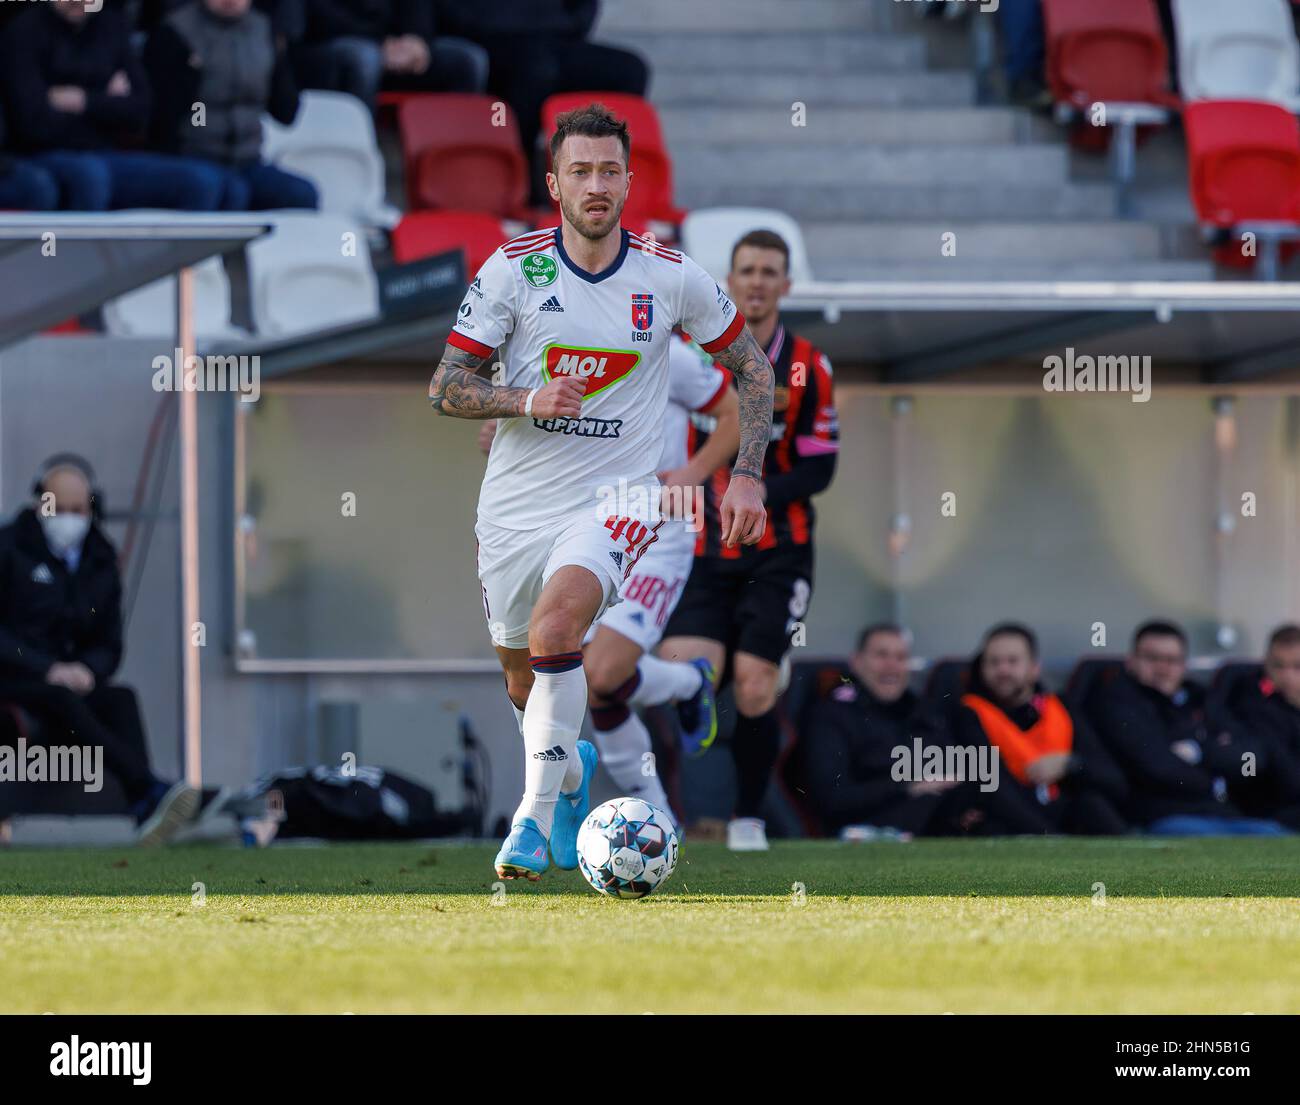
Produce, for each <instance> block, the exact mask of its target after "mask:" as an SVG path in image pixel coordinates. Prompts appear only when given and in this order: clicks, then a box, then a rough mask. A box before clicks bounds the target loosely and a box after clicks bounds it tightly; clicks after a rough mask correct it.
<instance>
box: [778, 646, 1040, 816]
mask: <svg viewBox="0 0 1300 1105" xmlns="http://www.w3.org/2000/svg"><path fill="white" fill-rule="evenodd" d="M910 659H911V657H910V654H909V648H908V644H907V638H906V637H905V636H904V635H903V632H902V631H901V630H900V629H899V628H898V627H897V626H895V625H889V624H878V625H872V626H868V627H867V628H866V629H864V630H863V631H862V633H861V635H860V636H859V638H858V648H857V651H856V652H855V653H854V654H853V655H852V657H850V659H849V670H850V672H851V673H852V674H851V677H850V678H849V679H848V680H846V681H845V682H842V683H841V684H839V685H838V686H836V687H834V688H832V689H831V691H830V693H829V694H827V695H826V696H825V697H823V698H821V699H820V700H819V701H817V702H815V703H814V704H813V705H812V707H811V709H810V710H809V711H808V714H807V717H806V720H804V722H803V724H802V726H801V728H802V734H801V740H800V746H799V757H798V758H799V764H798V769H797V770H798V774H799V776H800V777H801V779H802V781H803V783H804V786H803V787H801V788H800V789H803V790H806V793H807V795H808V798H809V801H810V804H811V806H812V808H813V811H814V812H815V813H816V815H817V817H818V818H819V819H820V820H821V822H822V825H823V827H824V828H825V829H827V830H828V831H830V832H833V833H839V832H841V831H842V830H843V829H845V828H846V827H847V826H850V825H873V826H877V827H881V828H883V827H889V828H894V829H900V830H902V831H904V832H909V833H913V834H925V835H929V836H950V835H954V834H958V833H965V832H972V831H980V832H990V831H991V832H998V833H1034V832H1042V831H1043V827H1042V822H1041V818H1039V817H1037V816H1036V815H1035V814H1034V813H1033V812H1032V811H1031V812H1030V814H1029V815H1028V816H1026V815H1025V814H1024V813H1023V812H1022V806H1021V804H1018V803H1014V802H1013V803H1009V804H1008V803H1001V802H1000V801H999V795H998V792H997V791H985V790H981V788H980V781H979V780H977V779H973V778H972V779H964V780H959V779H957V778H953V777H944V778H937V779H931V778H918V777H917V776H918V775H920V770H919V769H920V766H921V761H920V760H919V759H918V757H917V756H916V754H915V745H914V741H916V740H920V741H921V742H922V747H923V748H936V747H941V746H943V745H944V744H945V743H946V742H945V740H944V735H943V733H942V727H941V726H940V725H939V724H938V723H937V722H936V720H935V719H934V718H933V717H931V716H927V714H926V713H925V712H924V711H923V709H922V706H921V702H920V700H919V699H918V697H917V696H916V695H915V694H914V693H913V692H912V691H911V690H910V689H909V688H908V685H907V682H908V677H909V661H910ZM900 764H911V765H913V766H912V770H911V772H901V771H899V765H900ZM907 774H910V775H911V776H912V778H907V777H900V776H904V775H907Z"/></svg>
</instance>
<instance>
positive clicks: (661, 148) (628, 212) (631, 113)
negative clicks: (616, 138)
mask: <svg viewBox="0 0 1300 1105" xmlns="http://www.w3.org/2000/svg"><path fill="white" fill-rule="evenodd" d="M593 101H595V102H599V103H602V104H604V105H605V106H606V107H607V108H609V110H610V111H612V112H613V113H614V114H615V115H617V116H618V117H619V118H620V119H625V120H627V126H628V130H629V132H630V133H631V135H632V164H631V169H632V173H633V174H634V181H633V185H632V188H631V190H630V191H629V192H628V196H627V206H626V207H625V208H624V209H623V224H624V225H625V226H627V227H629V228H633V227H634V226H637V225H641V226H644V225H645V223H646V222H647V221H649V220H655V221H658V222H664V223H669V224H670V225H672V226H674V227H675V226H677V225H678V224H680V223H681V221H682V219H684V218H685V217H686V212H685V211H683V210H682V209H681V208H679V207H677V206H675V205H674V204H673V163H672V158H670V157H669V156H668V148H667V147H666V146H665V145H664V137H663V130H662V128H661V127H660V126H659V116H658V114H657V113H656V112H655V109H654V108H653V107H651V105H650V104H649V103H648V102H647V101H645V100H643V99H641V97H640V96H629V95H627V94H626V93H621V92H563V93H560V94H559V95H556V96H551V97H549V98H548V99H547V101H546V102H545V103H544V104H542V134H543V135H544V136H545V139H546V141H547V142H550V140H551V135H552V134H554V133H555V120H556V117H557V116H559V115H561V114H563V113H564V112H566V111H572V110H573V109H574V108H575V107H585V106H586V105H587V104H589V103H592V102H593Z"/></svg>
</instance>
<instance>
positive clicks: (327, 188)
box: [262, 92, 398, 228]
mask: <svg viewBox="0 0 1300 1105" xmlns="http://www.w3.org/2000/svg"><path fill="white" fill-rule="evenodd" d="M262 131H263V136H264V144H263V156H264V157H265V158H266V160H267V161H270V162H273V163H274V164H275V165H277V166H279V167H280V168H282V169H285V170H286V171H288V172H291V173H298V174H299V175H301V176H305V177H307V178H308V179H309V180H311V182H312V183H313V184H315V185H316V188H317V189H318V190H319V192H320V200H321V210H322V211H324V212H327V213H329V214H333V215H345V216H347V217H348V218H352V219H360V220H361V221H362V222H364V223H368V224H372V225H377V226H383V227H388V228H392V227H393V226H395V225H396V224H397V219H398V212H397V210H396V209H395V208H393V207H390V206H388V205H387V204H386V203H385V202H384V159H383V156H382V155H381V154H380V152H379V144H378V142H377V141H376V140H375V124H374V120H373V119H372V118H371V115H370V112H369V111H368V110H367V109H366V106H365V105H364V104H363V103H362V102H361V101H360V100H358V99H357V98H356V97H355V96H351V95H348V94H347V93H346V92H304V93H303V94H302V102H301V105H300V106H299V108H298V116H297V118H296V119H294V121H293V125H292V126H289V127H284V126H281V125H280V124H279V123H277V122H276V121H275V120H274V119H271V118H270V117H269V116H268V117H265V118H263V120H262Z"/></svg>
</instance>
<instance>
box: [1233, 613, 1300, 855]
mask: <svg viewBox="0 0 1300 1105" xmlns="http://www.w3.org/2000/svg"><path fill="white" fill-rule="evenodd" d="M1226 706H1227V716H1226V717H1225V718H1223V719H1222V721H1223V724H1224V725H1225V726H1227V727H1229V728H1231V729H1232V731H1233V734H1234V737H1235V743H1237V744H1240V745H1242V746H1243V748H1244V749H1246V750H1247V751H1248V752H1250V753H1251V754H1252V755H1251V757H1250V761H1249V766H1248V769H1247V770H1245V771H1244V772H1242V774H1241V776H1240V778H1239V779H1237V780H1236V781H1230V782H1229V790H1230V792H1231V793H1232V796H1233V798H1234V800H1235V801H1236V802H1237V804H1238V805H1239V806H1240V807H1241V809H1242V810H1243V811H1244V812H1245V813H1247V814H1249V815H1250V816H1252V817H1265V818H1273V819H1275V820H1277V821H1280V822H1281V823H1282V824H1283V825H1285V826H1287V827H1288V828H1290V829H1295V830H1300V626H1298V625H1283V626H1279V627H1278V628H1277V629H1275V630H1274V631H1273V633H1272V635H1271V636H1270V637H1269V639H1268V651H1267V652H1266V653H1265V655H1264V677H1263V678H1262V679H1260V680H1258V681H1256V680H1251V681H1249V682H1248V683H1246V684H1244V685H1243V686H1242V687H1241V688H1240V691H1239V692H1238V693H1237V694H1236V695H1234V696H1233V697H1232V698H1230V699H1229V701H1228V702H1227V704H1226Z"/></svg>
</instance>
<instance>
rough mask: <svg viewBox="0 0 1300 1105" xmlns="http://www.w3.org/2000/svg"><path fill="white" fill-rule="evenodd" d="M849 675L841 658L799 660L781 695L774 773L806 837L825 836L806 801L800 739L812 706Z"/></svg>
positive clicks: (817, 815)
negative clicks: (777, 748) (777, 752)
mask: <svg viewBox="0 0 1300 1105" xmlns="http://www.w3.org/2000/svg"><path fill="white" fill-rule="evenodd" d="M848 678H849V669H848V665H846V664H845V663H844V661H842V660H802V661H800V662H799V663H797V664H792V665H791V668H790V685H789V686H788V687H787V688H786V690H785V693H784V694H783V695H782V696H781V708H780V711H779V715H778V716H779V718H780V720H781V727H782V729H783V730H784V735H783V739H782V742H781V752H780V755H779V756H778V758H777V762H776V768H775V770H774V771H773V775H774V777H775V779H776V782H777V786H778V788H779V790H780V794H781V797H782V798H784V800H785V801H786V802H787V803H788V804H789V806H790V808H791V809H792V810H793V811H794V813H795V815H796V816H797V817H798V819H799V822H800V825H801V827H802V829H803V832H804V835H805V836H811V837H817V836H824V835H825V828H824V826H823V825H822V821H821V816H820V814H819V813H818V811H817V809H816V807H815V806H814V805H813V804H812V802H811V801H809V798H808V793H807V787H806V786H805V784H804V779H805V768H804V764H803V757H802V741H803V737H804V734H805V733H806V732H807V729H808V715H809V713H810V711H811V710H812V708H813V706H814V705H815V704H816V703H817V702H818V701H820V700H821V699H823V698H825V697H826V696H827V695H828V694H830V692H831V690H832V689H833V688H835V687H836V686H838V685H839V684H840V683H842V682H844V681H845V680H847V679H848Z"/></svg>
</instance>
